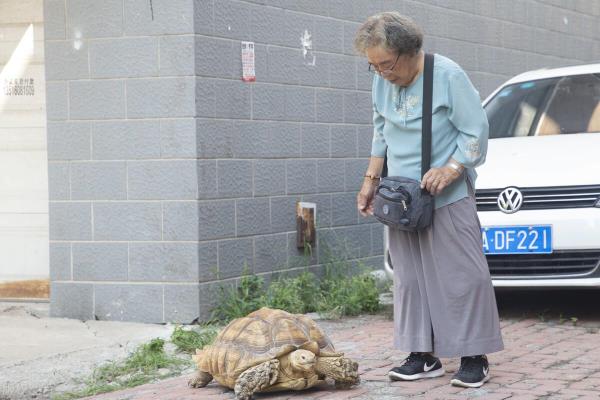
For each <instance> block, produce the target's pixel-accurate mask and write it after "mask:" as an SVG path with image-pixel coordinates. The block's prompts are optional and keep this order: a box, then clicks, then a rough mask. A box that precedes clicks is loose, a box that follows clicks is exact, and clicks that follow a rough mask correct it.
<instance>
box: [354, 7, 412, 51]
mask: <svg viewBox="0 0 600 400" xmlns="http://www.w3.org/2000/svg"><path fill="white" fill-rule="evenodd" d="M377 46H382V47H384V48H385V49H387V50H392V51H394V52H397V53H398V54H401V55H404V54H406V55H408V56H413V55H416V54H417V53H418V52H419V51H420V50H421V47H422V46H423V31H422V30H421V28H419V26H418V25H417V24H416V23H415V22H414V21H413V20H412V19H410V18H408V17H405V16H403V15H402V14H400V13H399V12H397V11H388V12H382V13H379V14H375V15H372V16H370V17H369V18H367V20H366V21H365V23H364V24H362V26H361V27H360V28H359V29H358V32H356V37H355V38H354V48H355V49H356V50H357V51H358V52H359V53H361V54H365V53H366V51H367V49H370V48H372V47H377Z"/></svg>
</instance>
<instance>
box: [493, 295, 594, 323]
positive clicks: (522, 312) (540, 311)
mask: <svg viewBox="0 0 600 400" xmlns="http://www.w3.org/2000/svg"><path fill="white" fill-rule="evenodd" d="M496 301H497V303H498V311H499V313H500V317H501V318H503V319H508V318H516V319H525V318H536V319H538V320H539V321H541V322H548V323H558V324H560V323H561V321H562V323H564V324H573V323H576V324H577V325H582V326H590V327H598V328H600V289H548V288H543V289H529V288H528V289H506V288H496ZM572 318H577V320H576V321H573V320H572Z"/></svg>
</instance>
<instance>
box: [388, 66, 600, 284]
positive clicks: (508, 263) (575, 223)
mask: <svg viewBox="0 0 600 400" xmlns="http://www.w3.org/2000/svg"><path fill="white" fill-rule="evenodd" d="M483 105H484V108H485V110H486V112H487V115H488V120H489V122H490V140H489V143H488V152H487V157H486V162H485V163H484V164H483V165H482V166H480V167H479V168H477V173H478V175H479V177H478V179H477V191H476V196H477V208H478V214H479V219H480V220H481V225H482V237H483V244H484V249H483V250H484V252H485V253H486V257H487V260H488V264H489V268H490V274H491V276H492V283H493V285H494V286H495V287H600V64H594V65H582V66H574V67H566V68H556V69H543V70H537V71H530V72H526V73H523V74H521V75H518V76H516V77H514V78H512V79H510V80H509V81H507V82H506V83H504V84H503V85H501V86H500V87H499V88H498V89H496V91H494V92H493V93H492V94H491V95H490V96H489V97H488V98H487V99H486V100H485V101H484V103H483ZM384 250H385V253H384V255H385V257H384V259H385V269H386V271H387V272H388V275H390V276H391V275H392V274H393V272H392V268H393V266H392V265H391V260H390V257H389V252H388V247H387V227H386V228H385V230H384Z"/></svg>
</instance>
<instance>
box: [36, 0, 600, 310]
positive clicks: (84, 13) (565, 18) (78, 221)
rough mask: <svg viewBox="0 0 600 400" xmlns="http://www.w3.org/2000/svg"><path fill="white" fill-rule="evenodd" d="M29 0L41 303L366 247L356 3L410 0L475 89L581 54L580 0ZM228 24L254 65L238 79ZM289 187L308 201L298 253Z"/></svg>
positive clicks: (589, 20)
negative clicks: (46, 251) (44, 222)
mask: <svg viewBox="0 0 600 400" xmlns="http://www.w3.org/2000/svg"><path fill="white" fill-rule="evenodd" d="M44 3H45V13H44V15H45V19H46V21H45V55H46V78H47V110H48V112H47V117H48V167H49V168H48V179H49V199H50V208H49V209H50V275H51V280H52V291H51V311H52V315H54V316H63V317H72V318H82V319H89V318H99V319H112V320H135V321H145V322H168V321H175V322H191V321H193V320H194V319H196V318H200V319H202V318H206V317H207V316H208V315H209V311H210V308H211V307H212V305H213V304H214V302H215V301H216V300H215V299H216V296H215V293H217V290H218V287H219V285H220V284H235V283H236V282H237V280H238V279H239V276H240V274H242V272H243V270H244V268H247V269H248V270H250V271H251V272H254V273H258V274H263V275H264V276H265V278H266V279H269V276H270V274H271V273H272V272H274V271H275V272H280V271H285V270H291V271H292V272H293V271H297V270H298V269H300V268H303V267H304V266H305V265H309V266H311V268H313V269H314V270H315V271H319V269H320V266H321V265H323V263H324V262H326V261H327V257H328V256H329V255H330V253H331V252H333V253H334V254H335V255H336V256H344V257H346V258H348V259H349V260H350V262H351V265H353V266H356V265H357V263H358V261H360V262H363V263H365V264H367V265H371V266H374V267H378V268H380V267H381V266H382V262H383V259H382V251H383V237H382V236H383V227H382V225H381V224H378V223H376V221H375V220H374V219H373V218H362V217H360V216H359V214H358V213H357V211H356V208H355V196H356V191H357V190H358V188H359V185H360V184H361V182H362V177H361V176H362V173H363V172H364V170H365V168H366V166H367V164H368V156H369V154H370V146H371V121H370V119H371V115H370V87H371V76H370V75H369V74H368V73H367V71H366V61H365V59H364V58H362V57H358V56H356V55H355V54H354V51H353V49H352V42H353V38H354V34H355V32H356V29H357V28H358V27H359V25H360V23H361V22H362V21H364V19H365V18H366V17H367V16H369V15H371V14H373V13H376V12H378V11H383V10H391V9H394V10H398V11H400V12H402V13H405V14H407V15H409V16H412V17H413V18H414V19H415V20H416V21H417V22H418V23H420V24H421V25H422V27H423V29H424V31H425V34H426V38H425V47H426V49H427V50H428V51H433V52H438V53H440V54H444V55H446V56H448V57H450V58H453V59H454V60H455V61H457V62H458V63H459V64H461V65H462V66H463V68H465V70H466V71H467V73H468V74H469V76H470V78H471V79H472V81H473V82H474V84H475V85H476V86H477V88H478V89H479V91H480V94H481V96H482V97H485V96H487V95H488V94H489V93H490V92H491V91H492V90H493V89H494V88H495V87H496V86H497V85H498V84H500V83H501V82H503V81H504V80H506V79H508V78H509V77H510V76H512V75H514V74H517V73H519V72H521V71H524V70H529V69H535V68H540V67H554V66H559V65H573V64H579V63H585V62H589V61H591V60H593V59H594V58H595V57H596V56H597V55H598V54H600V5H599V3H598V2H592V1H590V2H586V1H560V0H543V1H542V0H539V1H533V0H513V1H499V0H481V1H463V0H427V1H426V0H423V1H413V0H403V1H401V0H396V1H394V0H374V1H366V0H364V1H363V0H325V1H321V0H306V1H282V0H153V1H152V5H153V7H152V9H151V8H150V2H149V1H148V0H105V1H95V0H45V2H44ZM305 32H307V33H308V34H310V35H311V39H312V44H313V49H312V54H308V55H307V56H308V57H307V58H306V59H305V58H304V55H303V52H302V48H301V41H300V38H301V36H302V35H303V34H305ZM242 40H247V41H254V42H255V43H256V47H255V51H256V75H257V80H256V82H255V83H244V82H242V81H241V79H240V77H241V57H240V42H241V41H242ZM313 55H314V57H315V58H314V63H312V56H313ZM309 61H311V62H309ZM298 200H303V201H311V202H315V203H317V227H318V235H317V236H318V245H317V249H316V251H314V252H313V254H312V255H310V256H309V258H308V259H304V258H303V256H302V252H301V251H299V250H297V249H296V247H295V241H296V235H295V215H294V213H295V203H296V201H298Z"/></svg>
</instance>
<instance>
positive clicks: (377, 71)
mask: <svg viewBox="0 0 600 400" xmlns="http://www.w3.org/2000/svg"><path fill="white" fill-rule="evenodd" d="M399 58H400V54H398V57H396V61H394V64H392V66H391V67H389V68H386V69H384V70H380V69H379V67H376V66H374V65H373V64H371V63H369V72H370V73H372V74H379V75H389V74H391V73H392V72H393V71H392V70H393V69H394V67H395V66H396V63H397V62H398V59H399Z"/></svg>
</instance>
